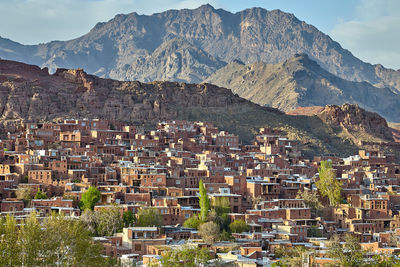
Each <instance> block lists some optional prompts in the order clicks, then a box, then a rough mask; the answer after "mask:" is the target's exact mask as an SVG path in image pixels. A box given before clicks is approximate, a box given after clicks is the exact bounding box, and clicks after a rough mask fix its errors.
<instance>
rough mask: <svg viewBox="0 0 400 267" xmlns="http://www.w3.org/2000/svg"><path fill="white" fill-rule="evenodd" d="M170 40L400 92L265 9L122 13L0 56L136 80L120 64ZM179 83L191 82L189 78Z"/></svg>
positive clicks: (320, 36)
mask: <svg viewBox="0 0 400 267" xmlns="http://www.w3.org/2000/svg"><path fill="white" fill-rule="evenodd" d="M173 38H182V39H185V40H186V41H188V42H189V43H190V44H192V45H193V46H194V47H196V48H197V49H202V50H203V51H204V52H206V53H208V54H210V55H211V56H214V57H215V58H216V59H218V60H221V61H224V62H232V61H233V60H235V59H239V60H241V61H243V62H245V63H246V64H249V63H255V62H258V61H262V62H265V63H278V62H282V61H284V60H287V59H288V58H290V57H291V56H292V55H293V54H295V53H307V54H308V55H309V56H310V57H311V58H312V59H313V60H316V61H317V62H318V63H319V64H320V65H321V66H322V67H323V68H325V69H327V70H328V71H330V72H331V73H333V74H335V75H338V76H340V77H341V78H344V79H348V80H352V81H368V82H370V83H371V84H373V85H376V86H379V87H390V88H392V89H393V91H394V92H398V90H400V72H399V71H395V70H391V69H386V68H383V67H381V66H379V65H371V64H369V63H365V62H362V61H361V60H359V59H358V58H356V57H355V56H353V55H352V54H351V52H350V51H348V50H346V49H344V48H342V47H341V46H340V44H339V43H337V42H335V41H333V40H332V39H331V38H330V37H329V36H328V35H326V34H324V33H322V32H321V31H319V30H318V29H317V28H315V27H314V26H312V25H310V24H307V23H306V22H304V21H300V20H299V19H297V18H296V17H295V16H294V15H293V14H289V13H285V12H283V11H280V10H272V11H268V10H265V9H263V8H249V9H245V10H243V11H240V12H236V13H231V12H229V11H226V10H223V9H214V8H213V7H212V6H210V5H204V6H200V7H199V8H196V9H183V10H168V11H165V12H161V13H156V14H153V15H139V14H137V13H135V12H133V13H130V14H127V15H123V14H120V15H117V16H115V17H114V18H113V19H111V20H109V21H108V22H103V23H98V24H96V26H95V27H93V28H92V29H91V30H90V31H89V33H87V34H85V35H83V36H81V37H78V38H76V39H73V40H69V41H55V42H50V43H46V44H39V45H36V46H30V47H29V53H28V52H27V49H28V48H26V47H24V46H23V47H18V45H17V44H13V45H14V48H13V46H12V45H11V46H10V44H8V45H7V49H8V50H10V49H11V50H13V49H14V50H15V51H13V52H14V53H5V52H2V51H0V57H2V58H6V59H11V60H20V61H22V59H24V58H25V60H24V61H25V62H27V63H31V64H36V65H39V66H41V67H48V68H49V69H50V71H51V72H54V71H55V70H56V69H57V68H59V67H64V68H78V67H81V68H84V69H85V70H87V71H88V72H89V73H93V74H94V73H96V74H97V75H100V76H103V77H110V78H121V77H129V79H135V78H138V77H135V75H133V76H132V75H127V73H126V72H127V71H126V70H125V69H124V66H125V65H126V64H128V65H130V64H132V63H133V62H135V61H136V60H137V59H138V58H140V57H141V56H143V55H144V56H148V55H150V54H151V53H153V52H154V50H155V49H156V48H157V47H160V46H161V45H162V43H164V42H167V41H169V40H170V39H173ZM5 47H6V45H5V42H4V40H0V48H3V50H4V49H5ZM0 50H1V49H0ZM164 66H165V65H164ZM162 67H163V66H159V68H162ZM111 73H112V74H111ZM185 76H186V77H188V75H185ZM193 76H194V77H198V75H197V74H195V75H193ZM200 76H201V75H200ZM172 78H173V77H172ZM185 82H193V81H191V80H190V77H188V78H187V79H185Z"/></svg>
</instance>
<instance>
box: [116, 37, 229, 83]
mask: <svg viewBox="0 0 400 267" xmlns="http://www.w3.org/2000/svg"><path fill="white" fill-rule="evenodd" d="M225 65H226V63H225V62H223V61H221V60H218V59H217V58H215V57H213V56H211V55H210V54H208V53H206V52H204V51H203V50H202V49H199V48H197V47H195V46H193V45H192V44H190V43H189V42H187V41H186V40H184V39H180V38H174V39H171V40H169V41H166V42H164V43H162V44H161V45H160V47H158V48H157V49H156V50H154V52H153V53H152V54H150V55H147V56H143V57H141V58H138V59H137V60H136V61H135V62H133V63H131V64H125V65H123V66H121V65H118V66H117V69H116V70H112V71H111V72H110V76H112V77H114V78H116V79H119V80H140V81H144V82H149V81H161V80H164V81H179V82H185V81H190V82H193V83H199V82H201V81H203V80H204V79H206V78H207V77H209V76H210V75H211V74H213V73H215V72H216V71H217V70H218V69H220V68H222V67H223V66H225ZM121 74H123V75H121Z"/></svg>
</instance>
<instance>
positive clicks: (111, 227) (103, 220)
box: [95, 206, 123, 236]
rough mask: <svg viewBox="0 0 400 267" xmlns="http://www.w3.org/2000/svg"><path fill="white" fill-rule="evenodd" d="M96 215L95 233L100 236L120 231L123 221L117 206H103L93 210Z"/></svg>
mask: <svg viewBox="0 0 400 267" xmlns="http://www.w3.org/2000/svg"><path fill="white" fill-rule="evenodd" d="M95 214H96V217H97V233H98V234H99V235H100V236H112V235H114V233H117V232H121V230H122V227H123V221H122V218H121V213H120V209H119V208H118V206H111V207H104V208H101V209H100V210H99V211H95Z"/></svg>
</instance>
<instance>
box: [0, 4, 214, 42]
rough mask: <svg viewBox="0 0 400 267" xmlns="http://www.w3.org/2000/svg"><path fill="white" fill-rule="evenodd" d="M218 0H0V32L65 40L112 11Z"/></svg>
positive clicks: (144, 11)
mask: <svg viewBox="0 0 400 267" xmlns="http://www.w3.org/2000/svg"><path fill="white" fill-rule="evenodd" d="M206 3H210V4H212V5H215V6H216V7H219V4H218V0H211V1H207V0H146V1H144V0H13V1H8V0H0V10H1V11H2V12H1V13H2V14H1V16H0V25H1V29H0V36H2V37H6V38H10V39H11V40H14V41H18V42H21V43H24V44H36V43H39V42H48V41H52V40H68V39H72V38H76V37H79V36H81V35H83V34H85V33H87V32H88V31H89V30H90V29H91V28H92V27H93V26H94V25H95V24H96V23H97V22H103V21H108V20H110V19H111V18H113V17H114V16H115V15H116V14H127V13H131V12H137V13H139V14H152V13H155V12H162V11H165V10H167V9H180V8H196V7H198V6H200V5H202V4H206Z"/></svg>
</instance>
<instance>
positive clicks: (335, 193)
mask: <svg viewBox="0 0 400 267" xmlns="http://www.w3.org/2000/svg"><path fill="white" fill-rule="evenodd" d="M318 172H319V181H317V182H316V186H317V188H318V190H319V192H320V193H321V195H322V196H324V197H328V199H329V204H330V206H336V205H337V204H339V203H340V201H341V191H342V185H341V183H340V182H339V181H338V180H337V179H336V173H335V171H334V170H333V168H332V162H331V161H325V160H323V161H321V167H320V168H319V169H318Z"/></svg>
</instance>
